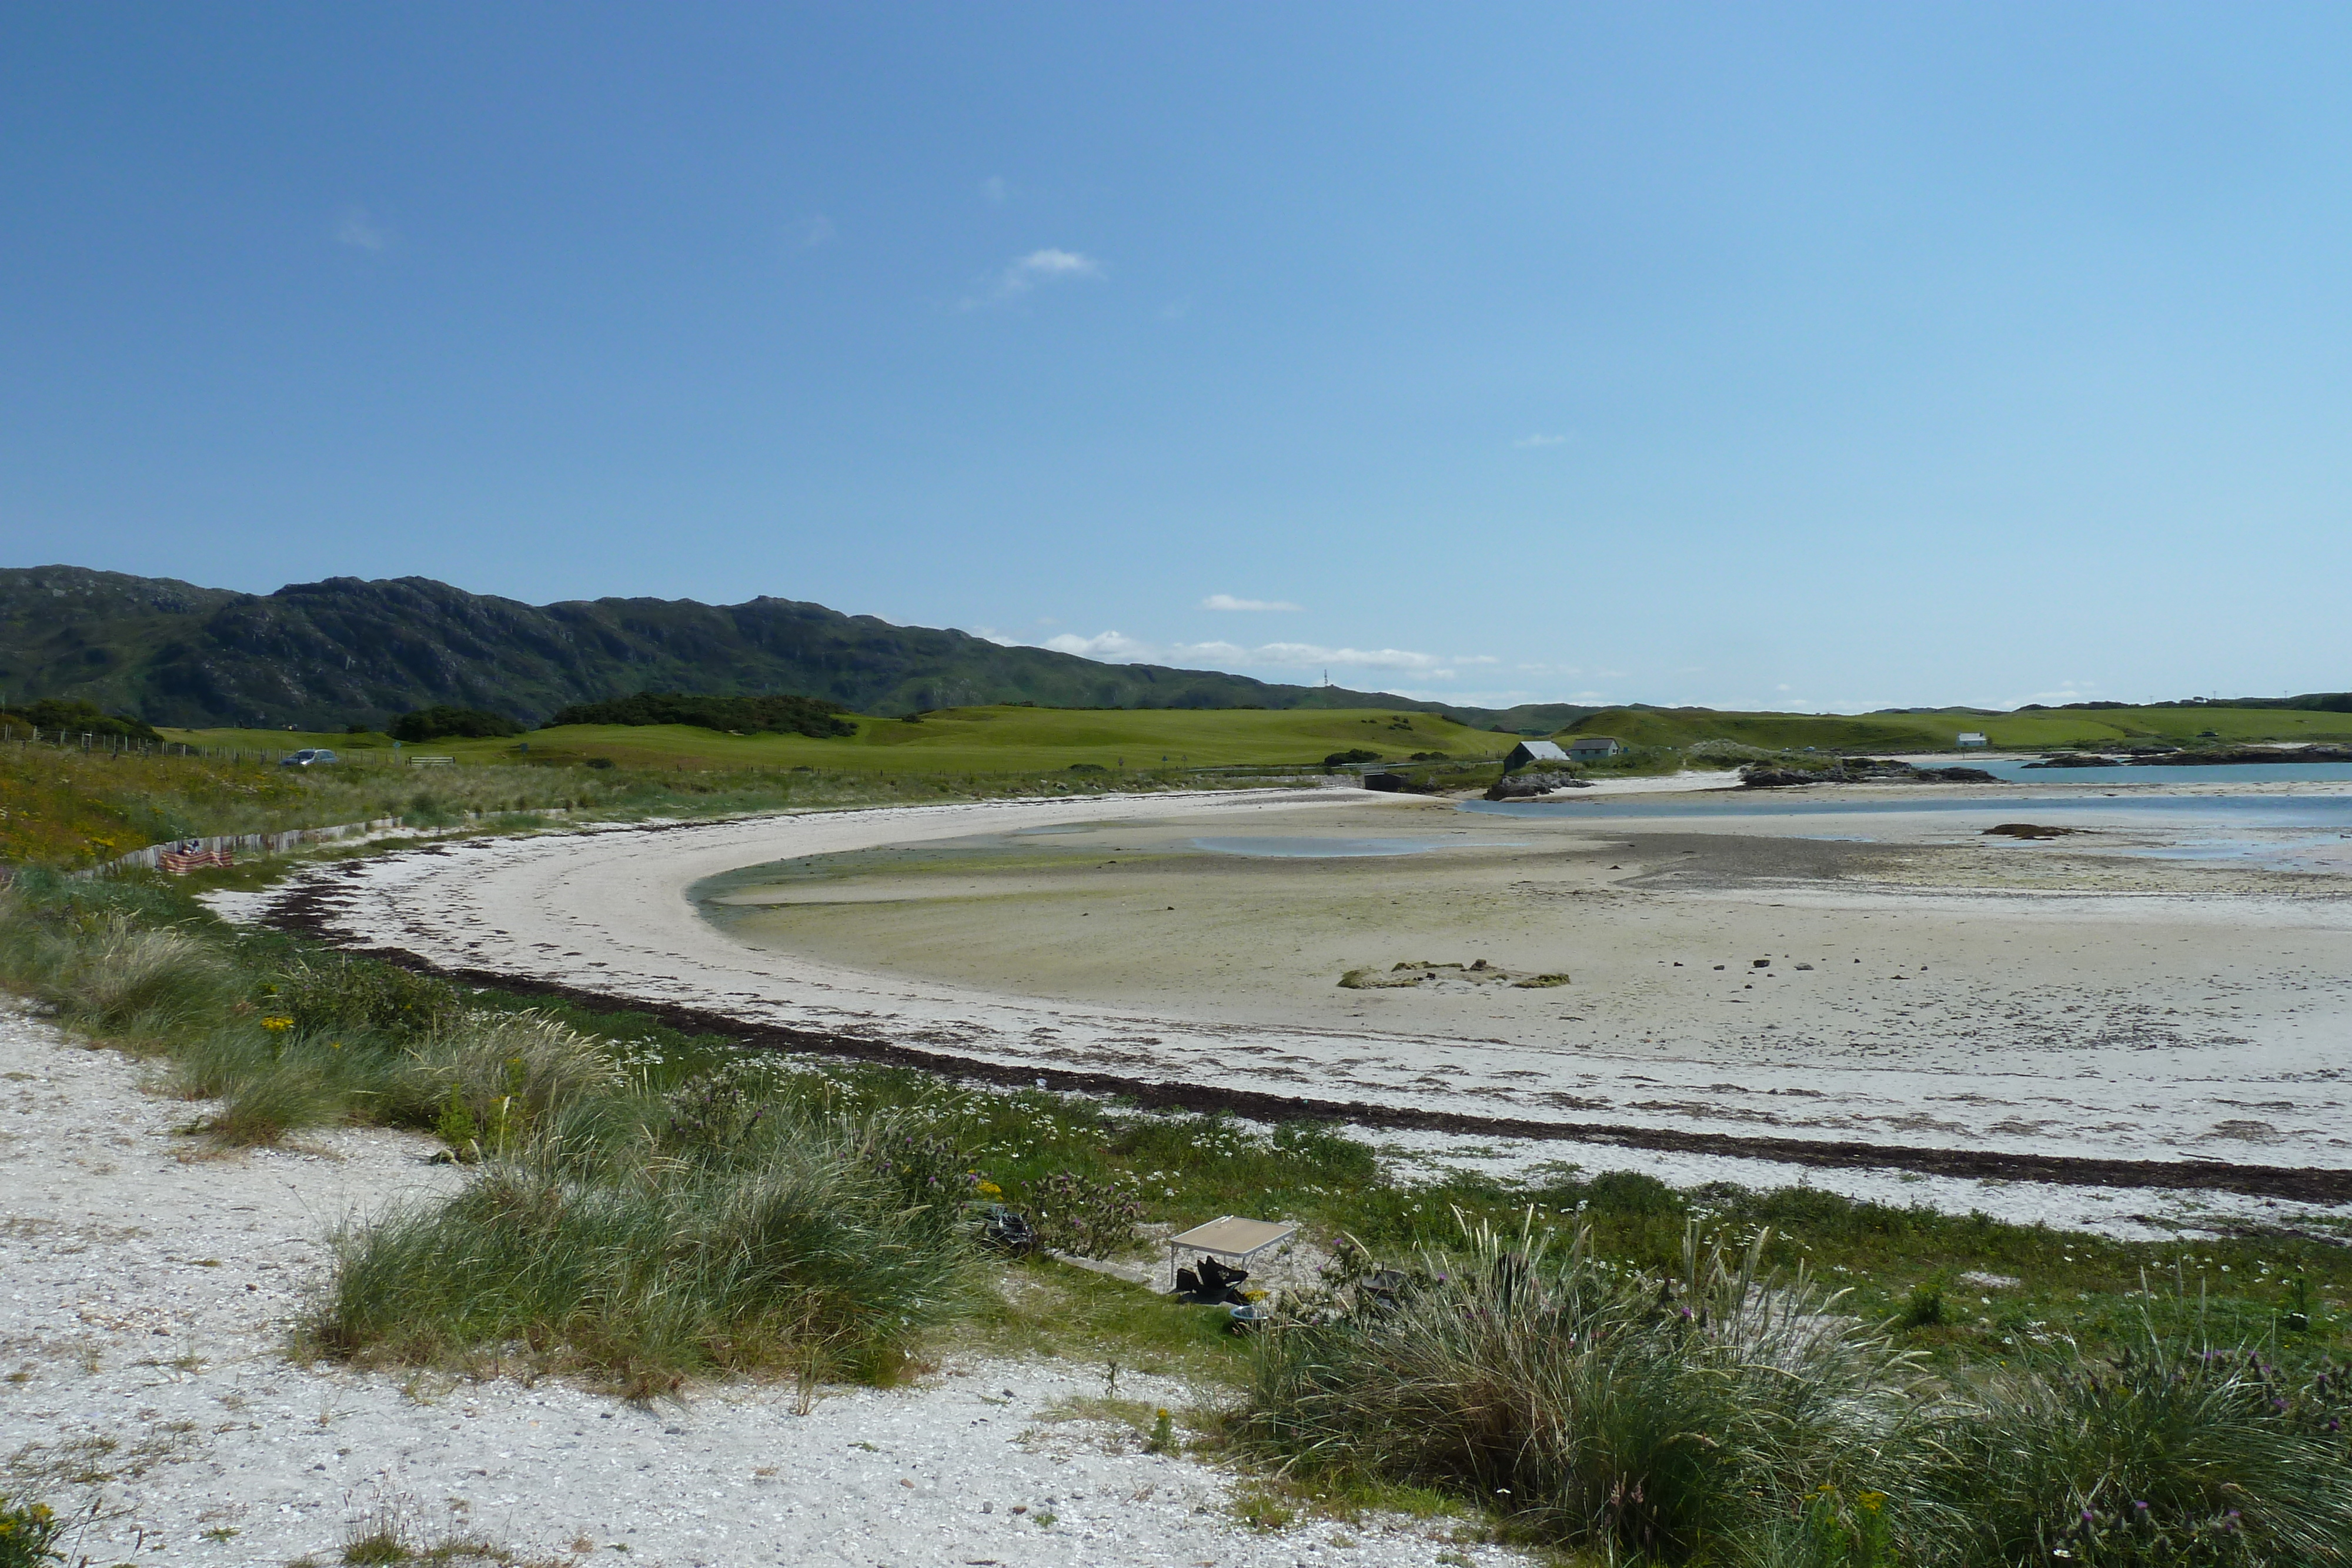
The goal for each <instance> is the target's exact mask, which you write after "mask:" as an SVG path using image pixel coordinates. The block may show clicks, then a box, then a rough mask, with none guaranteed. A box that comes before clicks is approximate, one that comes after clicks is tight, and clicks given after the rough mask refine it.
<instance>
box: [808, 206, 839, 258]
mask: <svg viewBox="0 0 2352 1568" xmlns="http://www.w3.org/2000/svg"><path fill="white" fill-rule="evenodd" d="M840 237H841V231H840V230H839V229H837V228H835V227H834V225H833V220H832V219H831V218H829V217H826V216H825V215H824V214H823V213H817V214H813V215H812V216H811V217H810V218H809V221H808V222H806V223H804V224H803V225H801V248H802V249H803V250H814V249H816V248H817V247H818V246H825V245H831V244H832V243H833V242H834V241H835V240H837V239H839V238H840Z"/></svg>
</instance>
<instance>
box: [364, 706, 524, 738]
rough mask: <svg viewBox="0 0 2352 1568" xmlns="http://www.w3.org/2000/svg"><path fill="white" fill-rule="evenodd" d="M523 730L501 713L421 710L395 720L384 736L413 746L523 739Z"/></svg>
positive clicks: (444, 709) (422, 708)
mask: <svg viewBox="0 0 2352 1568" xmlns="http://www.w3.org/2000/svg"><path fill="white" fill-rule="evenodd" d="M522 728H523V727H522V726H521V725H520V724H517V723H516V722H515V721H514V720H513V719H510V718H509V717H508V716H506V715H504V714H502V713H485V712H484V711H483V710H481V709H480V708H470V707H449V706H446V705H445V706H436V707H421V708H418V709H416V710H415V711H414V712H412V713H404V714H402V715H401V716H399V717H398V718H396V719H394V720H393V721H392V723H391V725H390V726H389V727H386V729H385V730H384V733H385V734H386V735H388V736H390V737H392V738H393V739H394V740H401V741H406V742H408V743H410V744H411V745H414V744H415V743H416V742H417V741H420V740H441V739H445V738H450V737H455V738H457V739H461V740H490V739H496V738H497V737H500V736H508V735H520V734H521V733H522Z"/></svg>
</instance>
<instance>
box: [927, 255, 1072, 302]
mask: <svg viewBox="0 0 2352 1568" xmlns="http://www.w3.org/2000/svg"><path fill="white" fill-rule="evenodd" d="M1102 276H1103V264H1102V263H1101V262H1099V261H1097V260H1096V259H1095V258H1094V257H1093V256H1087V255H1085V254H1084V253H1082V252H1079V251H1075V250H1062V249H1059V248H1057V247H1055V246H1046V247H1045V249H1043V250H1033V251H1031V252H1030V253H1029V254H1028V255H1027V256H1022V257H1021V258H1020V259H1018V260H1017V261H1014V262H1013V264H1012V265H1011V266H1009V267H1006V268H1005V269H1004V270H1003V272H1002V273H1000V274H998V275H997V278H996V282H995V284H994V285H993V286H992V287H991V289H990V291H989V294H988V296H987V298H975V297H972V296H969V295H967V296H966V297H965V298H962V299H960V300H958V301H957V302H956V308H958V309H960V310H977V309H979V308H981V307H982V306H983V305H1003V304H1008V303H1010V302H1011V301H1013V300H1014V299H1018V298H1021V296H1023V295H1024V294H1026V293H1028V292H1029V291H1030V290H1031V289H1033V288H1035V287H1038V286H1039V285H1040V284H1046V283H1066V282H1069V281H1070V280H1071V279H1073V278H1096V279H1099V278H1101V277H1102Z"/></svg>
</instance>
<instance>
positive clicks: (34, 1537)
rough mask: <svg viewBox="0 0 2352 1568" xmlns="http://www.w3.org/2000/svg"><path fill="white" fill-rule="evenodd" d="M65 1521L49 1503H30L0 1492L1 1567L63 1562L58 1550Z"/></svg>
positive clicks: (37, 1567)
mask: <svg viewBox="0 0 2352 1568" xmlns="http://www.w3.org/2000/svg"><path fill="white" fill-rule="evenodd" d="M64 1529H65V1524H64V1521H61V1520H59V1519H58V1516H57V1515H56V1514H55V1513H53V1512H51V1511H50V1510H49V1507H48V1505H47V1503H39V1502H27V1501H25V1500H22V1499H19V1498H14V1497H9V1496H7V1495H5V1494H0V1568H40V1565H41V1564H42V1563H62V1562H64V1561H65V1555H64V1553H62V1552H58V1549H57V1542H58V1534H59V1533H60V1532H61V1531H63V1530H64Z"/></svg>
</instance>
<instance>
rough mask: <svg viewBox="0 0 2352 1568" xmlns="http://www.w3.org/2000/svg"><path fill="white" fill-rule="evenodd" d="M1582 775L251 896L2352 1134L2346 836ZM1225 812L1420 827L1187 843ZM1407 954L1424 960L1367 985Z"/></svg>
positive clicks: (756, 979) (2140, 1115) (1157, 1039)
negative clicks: (1475, 794) (1859, 832)
mask: <svg viewBox="0 0 2352 1568" xmlns="http://www.w3.org/2000/svg"><path fill="white" fill-rule="evenodd" d="M1919 788H1920V787H1913V789H1912V792H1911V793H1909V794H1908V795H1906V794H1905V793H1904V792H1903V791H1902V790H1899V789H1898V790H1895V791H1892V792H1881V794H1880V795H1877V796H1874V795H1872V794H1870V792H1868V791H1856V792H1853V798H1854V799H1860V800H1870V799H1882V798H1883V799H1886V800H1892V801H1895V802H1897V803H1898V804H1899V803H1901V802H1903V801H1905V800H1913V801H1916V800H1921V799H1923V798H1924V797H1923V796H1922V795H1921V794H1920V793H1919V792H1918V790H1919ZM1941 798H1943V799H1950V798H1952V797H1950V796H1949V795H1948V794H1946V795H1944V796H1943V797H1941ZM2011 798H2012V799H2013V798H2014V792H2013V791H2012V792H2011ZM1579 804H1580V806H1581V804H1582V803H1581V802H1580V803H1579ZM1591 806H1592V807H1593V808H1594V809H1593V810H1590V811H1583V810H1572V811H1565V810H1564V811H1563V812H1561V813H1560V814H1559V816H1558V817H1556V818H1554V817H1545V818H1542V819H1530V818H1519V817H1508V818H1507V817H1493V816H1473V815H1470V814H1467V813H1465V812H1462V811H1459V810H1454V807H1453V805H1452V804H1451V803H1449V802H1444V801H1429V800H1412V799H1404V800H1398V799H1394V798H1376V797H1370V796H1367V795H1364V794H1361V793H1358V792H1354V791H1298V792H1285V793H1265V794H1253V795H1246V796H1234V795H1230V794H1227V795H1217V796H1207V797H1144V798H1128V797H1122V798H1111V799H1104V800H1088V801H1054V802H1037V803H1025V804H1024V803H1015V804H990V805H974V806H957V807H932V808H918V809H908V810H877V811H860V812H854V813H838V814H832V815H824V816H805V817H776V818H763V819H758V820H754V821H739V822H729V823H719V824H708V825H696V826H681V827H670V828H666V829H661V830H656V831H608V832H601V833H593V834H581V835H560V836H559V835H551V836H547V837H541V838H535V839H525V840H499V841H474V842H471V843H467V844H458V845H447V846H440V847H436V848H435V849H431V850H426V851H422V852H415V853H410V854H404V855H395V856H391V857H386V858H383V859H381V860H377V861H373V862H360V863H354V864H352V865H350V866H347V867H345V868H343V869H341V870H340V871H336V872H333V873H318V874H316V875H314V876H312V877H311V878H310V879H309V880H308V881H307V882H305V883H300V884H298V885H297V886H296V887H295V888H294V889H292V890H291V891H290V892H289V894H281V895H279V897H278V901H277V907H278V908H279V909H280V910H281V911H287V912H291V913H294V914H297V915H299V916H300V917H301V918H302V919H304V920H305V921H307V922H309V923H310V925H312V926H313V927H314V928H315V929H318V930H320V931H322V932H324V933H326V934H328V935H330V936H333V937H335V938H336V939H339V940H343V941H346V942H349V943H352V944H353V945H355V946H386V947H394V948H398V949H400V950H403V951H404V952H407V953H410V954H413V955H415V956H418V957H420V958H423V959H425V960H427V961H429V962H432V963H434V964H436V965H440V966H443V967H447V968H451V969H462V970H470V971H474V972H478V973H481V974H484V975H488V976H508V977H515V976H519V977H532V978H536V979H541V980H545V981H551V982H554V983H558V984H561V985H563V986H566V987H569V988H574V989H577V990H580V991H583V992H587V993H593V994H604V995H611V996H614V997H627V998H637V999H644V1000H649V1001H655V1002H661V1003H669V1004H673V1005H677V1006H682V1007H690V1008H694V1009H701V1010H703V1011H705V1012H710V1013H717V1014H720V1015H724V1016H725V1017H728V1018H732V1019H741V1020H743V1021H744V1022H745V1023H746V1024H747V1025H752V1026H776V1027H782V1028H790V1029H794V1030H804V1031H810V1033H811V1034H812V1035H816V1034H822V1035H824V1037H826V1038H829V1039H832V1040H835V1041H837V1042H840V1043H841V1044H843V1045H844V1046H845V1047H847V1048H856V1047H857V1046H859V1045H861V1044H864V1045H872V1046H882V1045H898V1046H903V1047H909V1048H913V1049H916V1050H919V1051H926V1052H929V1053H931V1054H933V1055H934V1056H936V1057H939V1058H942V1059H946V1060H949V1061H973V1062H978V1063H982V1064H986V1065H988V1066H990V1067H992V1068H994V1069H997V1070H1025V1069H1030V1068H1034V1069H1036V1070H1037V1071H1045V1072H1067V1071H1083V1072H1092V1073H1097V1074H1103V1075H1107V1076H1108V1077H1111V1078H1118V1079H1124V1080H1128V1081H1132V1082H1160V1081H1173V1082H1192V1083H1199V1084H1203V1085H1217V1086H1223V1087H1229V1088H1239V1089H1244V1090H1249V1091H1255V1092H1265V1093H1272V1094H1277V1095H1289V1096H1301V1097H1305V1098H1307V1099H1313V1100H1319V1101H1325V1102H1340V1103H1352V1104H1357V1105H1361V1106H1368V1107H1375V1108H1391V1109H1409V1110H1412V1111H1413V1112H1416V1113H1423V1112H1429V1111H1440V1112H1444V1113H1450V1114H1458V1115H1460V1116H1461V1117H1464V1118H1465V1119H1469V1120H1473V1121H1475V1120H1476V1119H1479V1118H1485V1119H1487V1120H1490V1121H1491V1120H1494V1119H1496V1118H1502V1119H1513V1120H1517V1121H1523V1122H1533V1123H1545V1124H1555V1125H1559V1126H1561V1127H1567V1128H1573V1127H1575V1126H1579V1125H1587V1126H1607V1127H1612V1128H1619V1129H1624V1128H1633V1129H1647V1130H1649V1131H1651V1132H1653V1133H1654V1134H1659V1135H1660V1136H1666V1137H1670V1136H1672V1135H1674V1134H1681V1133H1696V1134H1706V1135H1717V1136H1727V1137H1732V1138H1740V1137H1746V1138H1752V1139H1768V1140H1769V1139H1801V1140H1811V1141H1812V1142H1813V1143H1815V1144H1818V1145H1836V1144H1841V1143H1846V1144H1851V1143H1861V1144H1867V1145H1878V1146H1882V1147H1888V1148H1895V1149H1903V1148H1910V1149H1917V1150H1923V1151H1933V1150H1966V1151H1976V1152H1979V1153H1981V1152H1985V1151H1990V1152H1993V1153H1996V1154H1998V1153H2003V1152H2010V1153H2014V1154H2017V1155H2059V1156H2064V1157H2072V1158H2077V1159H2082V1158H2088V1159H2094V1160H2098V1159H2105V1160H2112V1161H2133V1160H2189V1161H2222V1162H2235V1163H2241V1164H2246V1165H2258V1166H2295V1167H2324V1168H2330V1169H2338V1170H2342V1169H2352V1131H2347V1129H2352V1117H2347V1104H2346V1092H2345V1087H2344V1072H2345V1063H2344V1060H2343V1057H2344V1042H2345V1041H2346V1040H2347V1039H2352V977H2347V966H2346V964H2345V963H2344V959H2345V957H2346V955H2347V937H2352V904H2347V902H2346V900H2345V898H2344V896H2343V895H2344V889H2345V883H2344V880H2343V876H2342V873H2340V872H2331V871H2326V870H2323V871H2319V872H2298V873H2280V872H2273V871H2266V870H2261V869H2250V868H2248V867H2246V866H2243V865H2238V864H2227V863H2221V864H2217V863H2212V862H2199V861H2176V860H2169V859H2166V858H2164V857H2163V855H2162V854H2161V853H2157V852H2160V851H2162V850H2163V849H2164V847H2165V845H2164V843H2163V842H2162V840H2163V839H2164V835H2165V834H2166V833H2167V832H2175V831H2179V830H2177V829H2172V828H2164V827H2160V826H2159V827H2157V828H2148V827H2147V826H2145V824H2141V825H2137V826H2135V825H2133V824H2132V823H2128V822H2126V823H2124V824H2121V825H2119V826H2117V827H2116V828H2115V829H2113V830H2112V831H2108V832H2106V833H2105V837H2103V838H2102V837H2096V836H2090V835H2086V836H2084V837H2082V838H2079V839H2070V840H2067V841H2063V842H2061V843H2058V844H2049V843H2019V842H2015V841H2008V840H1988V839H1986V838H1984V837H1983V836H1982V835H1981V833H1980V831H1979V829H1980V827H1981V826H1982V825H1989V824H1990V823H1991V822H1994V821H2000V820H2001V813H2002V812H2003V811H2004V810H2007V809H2010V808H2009V805H2008V802H2007V801H2005V800H2002V799H2001V796H2000V792H1990V793H1988V795H1987V796H1986V803H1985V806H1984V822H1982V823H1979V822H1978V821H1975V820H1974V818H1972V817H1969V816H1966V815H1965V814H1961V815H1955V814H1953V813H1949V812H1945V813H1940V814H1933V813H1925V812H1922V813H1918V816H1919V818H1920V820H1919V821H1909V820H1908V817H1907V815H1906V813H1905V812H1902V811H1896V812H1891V813H1885V814H1883V815H1882V816H1881V817H1880V818H1879V819H1877V820H1875V821H1874V822H1873V824H1872V831H1871V840H1870V841H1867V842H1861V841H1852V840H1851V839H1842V838H1840V837H1838V836H1835V835H1831V834H1825V833H1822V832H1820V831H1807V828H1808V824H1806V823H1804V822H1801V821H1800V822H1795V823H1793V824H1792V823H1789V822H1778V823H1760V822H1758V821H1746V820H1742V819H1738V818H1720V819H1709V820H1696V819H1679V818H1677V819H1645V818H1640V817H1635V816H1612V815H1611V814H1610V813H1611V812H1612V810H1619V808H1615V807H1612V804H1611V803H1610V802H1608V801H1606V800H1598V801H1592V802H1591ZM1815 826H1816V827H1817V825H1815ZM2134 835H2137V837H2134ZM1254 838H1255V839H1259V840H1264V841H1276V842H1280V841H1294V842H1295V841H1309V842H1313V841H1324V842H1330V841H1340V842H1345V841H1366V840H1372V841H1377V840H1390V841H1397V840H1405V841H1426V847H1423V848H1422V849H1421V850H1420V852H1413V853H1403V854H1398V853H1386V854H1373V855H1340V856H1337V857H1333V858H1258V857H1254V856H1251V855H1246V854H1236V853H1231V852H1218V851H1217V850H1216V849H1213V848H1203V847H1202V841H1209V842H1212V843H1220V842H1224V841H1247V840H1250V839H1254ZM1481 963H1483V964H1484V965H1485V966H1486V967H1485V969H1484V970H1481V969H1478V968H1477V967H1475V966H1477V965H1479V964H1481ZM1398 964H1422V965H1427V966H1433V967H1430V968H1428V969H1426V970H1424V971H1423V978H1422V980H1421V981H1420V983H1417V984H1414V985H1412V986H1409V987H1408V986H1398V987H1394V988H1367V987H1365V986H1364V984H1363V982H1364V981H1365V980H1367V979H1371V978H1377V977H1383V976H1389V975H1394V974H1396V973H1397V971H1396V970H1395V966H1396V965H1398ZM1454 964H1459V965H1462V966H1463V967H1462V968H1461V969H1459V970H1455V969H1452V968H1447V967H1434V966H1450V965H1454ZM1350 973H1355V974H1357V975H1358V976H1359V984H1358V985H1357V986H1353V987H1349V986H1342V985H1341V984H1340V980H1341V979H1342V977H1345V976H1348V975H1349V974H1350ZM1561 975H1565V976H1567V977H1568V980H1567V983H1565V984H1557V983H1555V984H1548V985H1543V986H1522V985H1520V984H1518V983H1517V982H1519V981H1522V980H1530V979H1538V978H1543V977H1559V976H1561Z"/></svg>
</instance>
